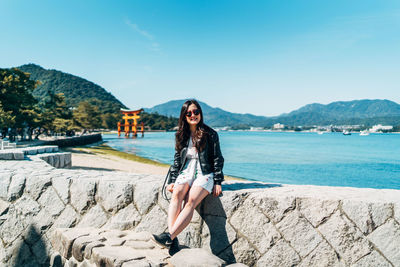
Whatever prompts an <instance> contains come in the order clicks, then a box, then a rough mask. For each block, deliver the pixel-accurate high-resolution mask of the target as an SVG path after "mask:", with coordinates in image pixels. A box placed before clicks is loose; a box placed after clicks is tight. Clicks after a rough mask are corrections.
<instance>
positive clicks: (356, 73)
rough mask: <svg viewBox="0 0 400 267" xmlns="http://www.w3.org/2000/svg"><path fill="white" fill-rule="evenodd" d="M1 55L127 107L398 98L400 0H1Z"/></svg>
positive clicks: (250, 108)
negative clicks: (70, 78)
mask: <svg viewBox="0 0 400 267" xmlns="http://www.w3.org/2000/svg"><path fill="white" fill-rule="evenodd" d="M0 25H1V26H0V27H1V28H0V29H1V30H0V67H3V68H4V67H13V66H19V65H22V64H26V63H35V64H39V65H41V66H42V67H44V68H48V69H57V70H61V71H64V72H68V73H71V74H74V75H78V76H80V77H83V78H85V79H88V80H90V81H93V82H95V83H97V84H99V85H100V86H102V87H104V88H105V89H106V90H107V91H110V92H111V93H112V94H114V95H115V96H116V97H117V98H118V99H120V100H121V101H122V102H123V103H125V104H126V105H127V106H129V107H130V108H138V107H152V106H154V105H157V104H160V103H163V102H166V101H169V100H175V99H183V98H189V97H194V98H197V99H199V100H201V101H204V102H206V103H207V104H209V105H211V106H214V107H220V108H222V109H225V110H228V111H231V112H239V113H252V114H256V115H267V116H269V115H278V114H281V113H284V112H290V111H292V110H294V109H297V108H299V107H301V106H303V105H305V104H309V103H323V104H327V103H330V102H333V101H339V100H354V99H366V98H368V99H390V100H393V101H395V102H397V103H400V94H399V93H398V92H399V91H400V90H399V89H400V88H399V87H400V1H397V0H396V1H390V0H385V1H381V0H379V1H378V0H377V1H368V0H354V1H348V0H345V1H320V0H319V1H267V0H265V1H250V0H249V1H235V0H229V1H218V0H215V1H207V0H203V1H161V0H160V1H99V0H98V1H90V0H85V1H79V0H69V1H54V0H52V1H50V0H49V1H41V0H38V1H29V0H26V1H22V0H0Z"/></svg>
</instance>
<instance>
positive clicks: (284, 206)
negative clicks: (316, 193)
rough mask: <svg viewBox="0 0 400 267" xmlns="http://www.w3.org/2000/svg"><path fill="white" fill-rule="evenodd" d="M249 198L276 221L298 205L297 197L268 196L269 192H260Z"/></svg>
mask: <svg viewBox="0 0 400 267" xmlns="http://www.w3.org/2000/svg"><path fill="white" fill-rule="evenodd" d="M249 198H250V199H251V200H252V202H253V203H254V204H255V205H256V206H258V207H259V208H260V210H262V211H263V212H264V213H265V214H266V215H267V216H268V217H269V218H270V219H271V220H272V221H273V222H275V223H278V222H280V221H281V220H282V218H283V217H284V216H285V214H286V213H288V212H289V211H291V210H293V209H295V207H296V198H295V197H293V196H280V197H268V194H265V193H264V192H259V193H257V194H252V195H251V196H250V197H249Z"/></svg>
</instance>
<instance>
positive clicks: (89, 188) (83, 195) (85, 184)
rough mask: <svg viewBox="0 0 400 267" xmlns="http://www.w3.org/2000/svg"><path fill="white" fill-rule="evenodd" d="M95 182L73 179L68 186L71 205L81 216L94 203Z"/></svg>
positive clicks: (92, 180)
mask: <svg viewBox="0 0 400 267" xmlns="http://www.w3.org/2000/svg"><path fill="white" fill-rule="evenodd" d="M95 192H96V180H94V179H83V180H78V179H74V180H73V181H72V184H71V185H70V197H71V201H70V202H71V205H72V206H73V207H74V208H75V209H76V210H77V211H78V212H79V213H80V214H83V213H84V212H85V211H86V210H87V209H88V208H89V207H90V206H92V205H93V204H94V203H95V199H94V198H95Z"/></svg>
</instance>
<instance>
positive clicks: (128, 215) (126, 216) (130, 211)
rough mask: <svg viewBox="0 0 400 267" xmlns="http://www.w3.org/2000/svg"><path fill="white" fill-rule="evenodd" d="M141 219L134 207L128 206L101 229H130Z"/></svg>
mask: <svg viewBox="0 0 400 267" xmlns="http://www.w3.org/2000/svg"><path fill="white" fill-rule="evenodd" d="M141 219H142V216H141V215H140V214H139V212H138V211H137V210H136V208H135V206H134V205H133V204H130V205H128V206H127V207H126V208H124V209H122V210H120V211H118V213H117V214H115V215H114V216H112V217H111V218H110V219H109V220H108V222H107V223H106V224H105V225H104V226H103V227H104V228H106V229H119V230H127V229H132V228H134V227H135V226H136V225H137V224H138V223H139V222H140V221H141Z"/></svg>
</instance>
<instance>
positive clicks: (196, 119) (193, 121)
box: [186, 104, 201, 126]
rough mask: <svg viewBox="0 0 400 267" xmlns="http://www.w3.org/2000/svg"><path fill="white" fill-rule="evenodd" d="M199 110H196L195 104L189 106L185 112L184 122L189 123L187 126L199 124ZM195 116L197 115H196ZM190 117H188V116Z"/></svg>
mask: <svg viewBox="0 0 400 267" xmlns="http://www.w3.org/2000/svg"><path fill="white" fill-rule="evenodd" d="M199 111H200V110H199V109H198V108H197V106H196V105H195V104H191V105H190V106H189V107H188V109H187V112H186V121H187V123H189V126H192V125H193V126H195V125H197V124H198V123H199V122H200V119H201V115H200V112H199ZM196 114H197V115H196ZM188 115H190V116H188Z"/></svg>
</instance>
